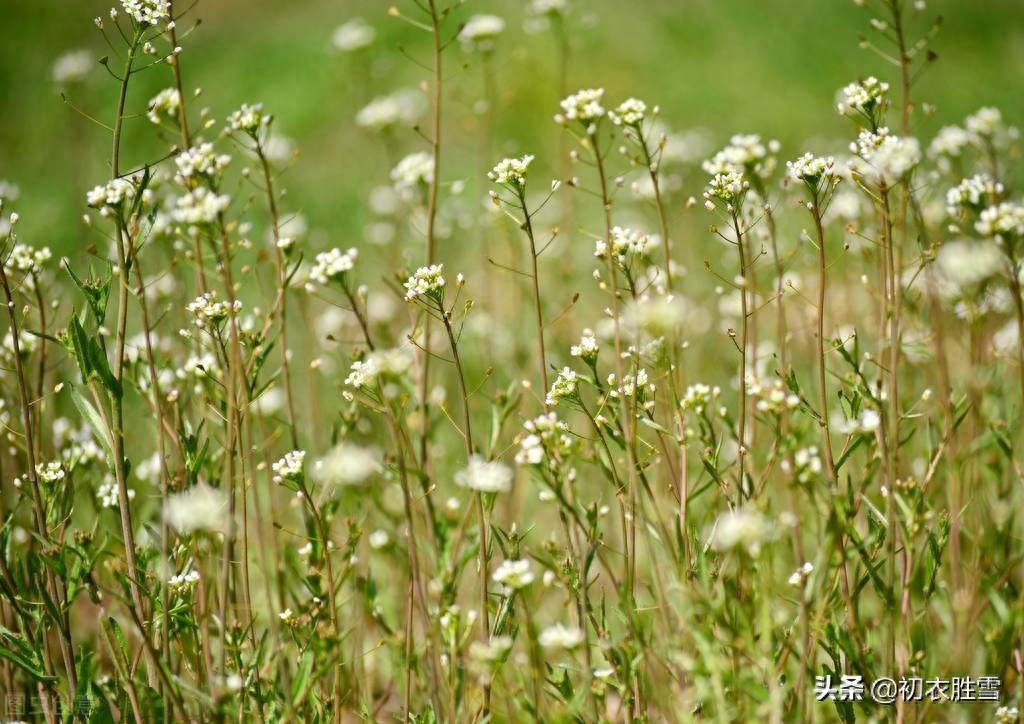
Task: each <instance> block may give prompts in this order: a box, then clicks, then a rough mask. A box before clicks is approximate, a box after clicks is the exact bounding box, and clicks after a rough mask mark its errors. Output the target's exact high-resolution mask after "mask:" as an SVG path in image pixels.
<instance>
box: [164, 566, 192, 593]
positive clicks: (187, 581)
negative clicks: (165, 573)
mask: <svg viewBox="0 0 1024 724" xmlns="http://www.w3.org/2000/svg"><path fill="white" fill-rule="evenodd" d="M198 583H199V571H191V570H190V571H182V572H181V573H176V574H174V575H173V576H171V577H170V578H168V579H167V587H168V588H169V589H170V591H171V593H176V594H179V595H180V594H183V593H188V592H189V591H191V590H192V589H193V588H195V587H196V585H197V584H198Z"/></svg>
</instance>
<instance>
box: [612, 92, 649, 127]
mask: <svg viewBox="0 0 1024 724" xmlns="http://www.w3.org/2000/svg"><path fill="white" fill-rule="evenodd" d="M646 113H647V104H646V103H644V102H643V101H642V100H640V99H639V98H627V99H626V100H624V101H623V102H622V103H620V104H619V106H618V108H616V109H615V110H614V111H608V118H610V119H611V122H612V123H614V124H615V125H616V126H621V125H626V126H635V125H637V124H638V123H642V122H643V120H644V116H645V114H646Z"/></svg>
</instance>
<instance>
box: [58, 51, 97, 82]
mask: <svg viewBox="0 0 1024 724" xmlns="http://www.w3.org/2000/svg"><path fill="white" fill-rule="evenodd" d="M95 62H96V61H95V58H94V57H93V54H92V53H91V52H90V51H88V50H71V51H68V52H67V53H64V54H63V55H62V56H60V57H59V58H57V60H56V61H55V62H54V64H53V70H52V71H51V75H52V76H53V82H54V83H56V84H58V85H62V86H63V85H71V84H72V83H80V82H81V81H83V80H85V77H86V76H87V75H88V74H89V71H90V70H92V68H93V65H94V64H95Z"/></svg>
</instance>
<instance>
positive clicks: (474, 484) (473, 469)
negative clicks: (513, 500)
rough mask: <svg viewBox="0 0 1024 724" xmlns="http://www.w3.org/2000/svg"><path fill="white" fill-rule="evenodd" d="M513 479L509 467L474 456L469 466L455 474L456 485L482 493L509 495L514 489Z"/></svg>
mask: <svg viewBox="0 0 1024 724" xmlns="http://www.w3.org/2000/svg"><path fill="white" fill-rule="evenodd" d="M512 478H513V472H512V469H511V468H509V467H508V466H507V465H503V464H502V463H499V462H497V461H487V460H484V459H483V458H482V457H480V456H479V455H473V456H472V457H471V458H470V459H469V465H468V466H467V467H465V468H464V469H462V470H460V471H459V472H457V473H455V484H456V485H458V486H460V487H463V488H469V489H470V490H476V491H477V492H480V493H507V492H508V491H509V490H511V489H512Z"/></svg>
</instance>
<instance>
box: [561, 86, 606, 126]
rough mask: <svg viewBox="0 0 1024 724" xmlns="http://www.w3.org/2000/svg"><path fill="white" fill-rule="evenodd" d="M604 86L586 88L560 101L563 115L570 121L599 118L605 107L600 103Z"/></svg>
mask: <svg viewBox="0 0 1024 724" xmlns="http://www.w3.org/2000/svg"><path fill="white" fill-rule="evenodd" d="M603 97H604V88H587V89H584V90H581V91H578V92H576V93H573V94H572V95H571V96H568V97H567V98H566V99H565V100H563V101H562V102H561V104H560V105H561V106H562V112H563V114H564V117H565V118H566V119H567V120H570V121H584V122H586V121H594V120H597V119H599V118H601V117H602V116H603V115H604V113H605V109H604V106H602V105H601V99H602V98H603Z"/></svg>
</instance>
